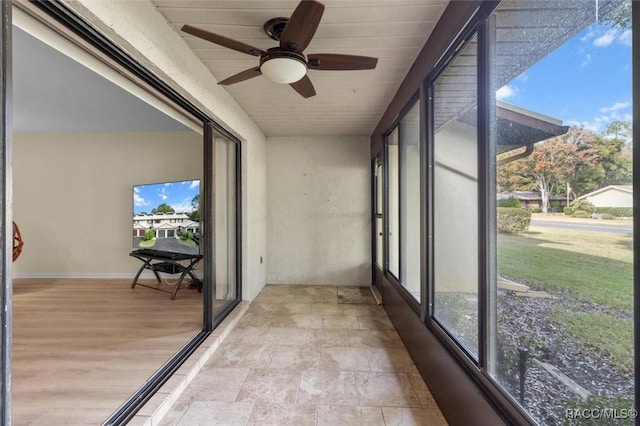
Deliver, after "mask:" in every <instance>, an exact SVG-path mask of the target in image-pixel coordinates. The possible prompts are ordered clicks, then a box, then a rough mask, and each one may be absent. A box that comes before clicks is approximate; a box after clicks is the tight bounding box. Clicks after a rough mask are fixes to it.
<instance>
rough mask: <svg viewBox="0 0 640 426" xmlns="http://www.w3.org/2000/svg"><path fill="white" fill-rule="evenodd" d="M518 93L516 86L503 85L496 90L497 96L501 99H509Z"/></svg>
mask: <svg viewBox="0 0 640 426" xmlns="http://www.w3.org/2000/svg"><path fill="white" fill-rule="evenodd" d="M517 94H518V89H517V88H516V87H510V86H502V87H501V88H499V89H498V90H497V91H496V98H497V99H499V100H504V99H509V98H512V97H514V96H516V95H517Z"/></svg>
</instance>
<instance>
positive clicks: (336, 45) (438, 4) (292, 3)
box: [153, 0, 448, 136]
mask: <svg viewBox="0 0 640 426" xmlns="http://www.w3.org/2000/svg"><path fill="white" fill-rule="evenodd" d="M153 2H154V3H155V4H156V6H157V8H158V10H159V11H160V12H161V13H162V14H164V16H165V17H166V18H167V20H168V21H169V22H170V23H171V25H173V26H174V28H175V29H176V31H178V32H180V31H179V30H180V28H181V27H182V26H183V25H184V24H191V25H193V26H196V27H199V28H202V29H205V30H208V31H211V32H213V33H216V34H219V35H222V36H225V37H228V38H232V39H235V40H238V41H240V42H243V43H245V44H249V45H251V46H254V47H257V48H259V49H262V50H266V49H268V48H270V47H275V46H276V45H277V42H276V41H274V40H271V39H270V38H268V37H267V36H266V34H265V33H264V31H263V25H264V23H265V22H266V21H268V20H269V19H271V18H275V17H281V16H282V17H288V16H290V15H291V13H292V11H293V10H294V9H295V8H296V6H297V5H298V1H297V0H216V1H208V0H189V1H185V0H153ZM323 3H324V5H325V11H324V15H323V17H322V20H321V21H320V26H319V27H318V30H317V32H316V34H315V36H314V38H313V40H312V41H311V43H310V44H309V46H308V47H307V48H306V49H305V53H306V54H310V53H339V54H352V55H363V56H373V57H377V58H379V60H378V65H377V67H376V69H375V70H366V71H318V70H310V71H309V73H308V75H309V78H310V79H311V81H312V82H313V84H314V86H315V89H316V92H317V95H316V96H314V97H311V98H309V99H304V98H302V97H301V96H300V95H298V94H297V93H296V92H295V91H294V90H293V89H292V88H290V87H289V86H288V85H280V84H276V83H273V82H271V81H269V80H267V79H266V78H264V77H257V78H253V79H251V80H247V81H244V82H240V83H236V84H234V85H230V86H225V88H226V90H227V91H228V92H229V93H230V94H231V96H232V97H233V98H234V99H235V100H236V101H237V102H238V104H240V106H241V107H242V108H243V109H244V110H245V111H246V112H247V114H249V116H250V117H251V118H252V119H253V120H254V121H255V122H256V124H257V125H258V126H259V127H260V128H261V129H262V131H263V132H264V133H265V134H266V135H267V136H286V135H366V136H368V135H370V134H371V133H372V132H373V130H374V129H375V126H376V125H377V123H378V121H379V120H380V118H381V116H382V114H383V113H384V111H385V109H386V107H387V105H388V104H389V102H390V101H391V99H392V97H393V96H394V94H395V93H396V90H397V89H398V87H399V85H400V83H401V82H402V80H403V79H404V77H405V75H406V74H407V72H408V70H409V68H410V67H411V65H412V64H413V62H414V61H415V59H416V57H417V55H418V53H419V52H420V50H421V49H422V47H423V46H424V44H425V42H426V40H427V38H428V36H429V34H431V31H432V30H433V28H434V27H435V25H436V23H437V21H438V20H439V19H440V16H441V15H442V13H443V12H444V9H445V8H446V6H447V4H448V0H324V1H323ZM180 34H181V35H182V37H183V38H184V39H185V40H186V42H187V43H188V45H189V46H190V47H191V48H192V49H193V51H194V52H195V54H196V55H197V56H198V57H199V58H200V59H201V60H202V62H203V63H204V64H205V65H206V66H207V67H208V68H209V70H210V71H211V73H212V74H213V76H214V77H215V78H216V79H217V80H218V81H221V80H223V79H225V78H227V77H229V76H231V75H234V74H236V73H238V72H240V71H244V70H246V69H248V68H251V67H255V66H258V65H259V58H257V57H255V56H250V55H245V54H243V53H239V52H236V51H233V50H231V49H227V48H224V47H221V46H218V45H215V44H213V43H210V42H207V41H204V40H201V39H198V38H196V37H193V36H190V35H188V34H184V33H181V32H180Z"/></svg>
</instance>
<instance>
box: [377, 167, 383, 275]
mask: <svg viewBox="0 0 640 426" xmlns="http://www.w3.org/2000/svg"><path fill="white" fill-rule="evenodd" d="M375 177H376V183H375V185H376V211H375V219H376V229H375V231H376V247H375V248H376V266H377V267H378V268H379V269H380V270H384V266H383V262H384V241H383V238H382V237H383V236H384V223H383V220H384V219H383V213H382V212H383V211H384V198H383V197H384V195H383V194H384V176H383V171H382V163H378V164H376V169H375Z"/></svg>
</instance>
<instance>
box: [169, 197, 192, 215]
mask: <svg viewBox="0 0 640 426" xmlns="http://www.w3.org/2000/svg"><path fill="white" fill-rule="evenodd" d="M171 208H172V209H173V210H174V211H175V212H176V213H190V212H192V211H193V206H192V205H191V199H187V200H182V201H181V202H180V203H173V204H171Z"/></svg>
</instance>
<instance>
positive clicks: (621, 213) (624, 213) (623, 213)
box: [595, 207, 633, 217]
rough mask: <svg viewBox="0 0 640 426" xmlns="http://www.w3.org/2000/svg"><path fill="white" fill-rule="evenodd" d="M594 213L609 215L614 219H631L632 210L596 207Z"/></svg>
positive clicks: (628, 208)
mask: <svg viewBox="0 0 640 426" xmlns="http://www.w3.org/2000/svg"><path fill="white" fill-rule="evenodd" d="M595 211H596V213H605V214H610V215H611V216H615V217H632V216H633V208H631V207H596V210H595Z"/></svg>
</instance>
